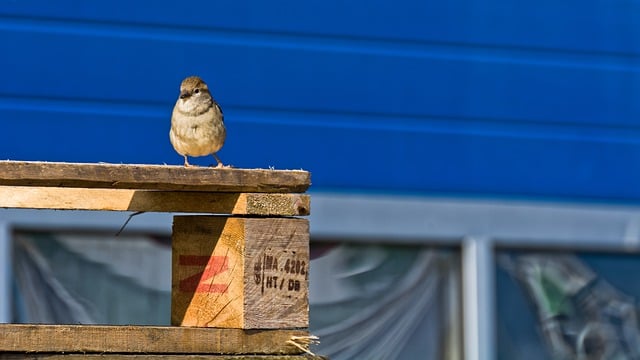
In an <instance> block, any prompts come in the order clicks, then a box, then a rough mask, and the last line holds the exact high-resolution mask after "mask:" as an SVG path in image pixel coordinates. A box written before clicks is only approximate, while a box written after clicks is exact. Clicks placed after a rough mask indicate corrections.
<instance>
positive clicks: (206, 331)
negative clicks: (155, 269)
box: [0, 324, 308, 355]
mask: <svg viewBox="0 0 640 360" xmlns="http://www.w3.org/2000/svg"><path fill="white" fill-rule="evenodd" d="M307 335H308V332H307V331H305V330H251V331H244V330H240V329H216V328H192V327H162V326H101V325H25V324H0V353H1V352H30V353H38V352H47V353H61V352H64V353H99V354H102V353H129V354H136V353H141V354H234V355H242V354H262V355H271V354H300V353H301V351H300V350H299V349H298V348H296V347H295V346H293V345H290V344H287V341H288V340H290V339H291V337H292V336H307Z"/></svg>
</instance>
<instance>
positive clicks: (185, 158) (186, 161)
mask: <svg viewBox="0 0 640 360" xmlns="http://www.w3.org/2000/svg"><path fill="white" fill-rule="evenodd" d="M182 156H184V167H189V166H191V164H189V160H187V155H182Z"/></svg>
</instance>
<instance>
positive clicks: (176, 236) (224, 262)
mask: <svg viewBox="0 0 640 360" xmlns="http://www.w3.org/2000/svg"><path fill="white" fill-rule="evenodd" d="M172 252H173V254H172V265H173V268H172V269H173V270H172V274H173V275H172V276H173V279H172V291H171V295H172V304H171V306H172V308H171V320H172V324H173V325H182V326H201V327H209V326H211V327H230V328H244V329H257V328H259V329H268V328H306V327H308V324H309V312H308V311H309V303H308V269H309V223H308V221H307V220H306V219H297V218H264V219H262V218H237V217H227V216H176V217H174V223H173V240H172Z"/></svg>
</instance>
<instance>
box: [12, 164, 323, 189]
mask: <svg viewBox="0 0 640 360" xmlns="http://www.w3.org/2000/svg"><path fill="white" fill-rule="evenodd" d="M0 185H15V186H51V187H80V188H106V189H139V190H184V191H210V192H266V193H298V192H304V191H306V190H307V188H308V187H309V185H310V175H309V173H308V172H306V171H302V170H268V169H233V168H222V169H217V168H210V167H188V168H187V167H184V166H169V165H130V164H102V163H100V164H80V163H55V162H29V161H27V162H25V161H0Z"/></svg>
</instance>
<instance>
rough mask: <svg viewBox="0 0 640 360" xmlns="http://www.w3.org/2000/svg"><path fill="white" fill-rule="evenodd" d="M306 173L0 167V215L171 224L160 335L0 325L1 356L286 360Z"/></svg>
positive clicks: (300, 264) (297, 324) (290, 353)
mask: <svg viewBox="0 0 640 360" xmlns="http://www.w3.org/2000/svg"><path fill="white" fill-rule="evenodd" d="M309 185H310V175H309V173H308V172H306V171H301V170H294V171H288V170H287V171H285V170H264V169H215V168H203V167H190V168H185V167H182V166H162V165H125V164H72V163H49V162H15V161H0V207H3V208H31V209H59V210H109V211H145V212H172V213H173V212H179V213H198V215H178V216H174V224H173V237H172V251H173V257H172V258H173V260H172V266H173V268H172V290H171V291H172V308H171V321H172V325H175V326H171V327H153V326H92V325H17V324H5V325H0V358H34V359H37V358H47V359H55V358H58V357H63V356H64V357H65V358H69V357H89V358H92V357H100V358H108V359H111V358H114V359H115V358H118V359H120V358H131V359H143V358H145V359H146V358H150V357H162V358H185V357H187V358H191V359H208V358H212V359H213V358H215V359H221V358H224V359H284V358H287V359H297V358H320V357H305V356H303V355H301V354H302V353H303V352H302V351H301V350H300V349H299V348H298V347H296V346H294V345H293V344H291V342H290V340H291V339H295V338H296V337H306V336H308V335H309V334H308V332H307V328H308V321H309V317H308V308H309V303H308V266H309V224H308V220H306V219H304V218H301V216H306V215H309V213H310V199H309V196H308V195H306V194H304V193H303V192H304V191H306V190H307V189H308V187H309Z"/></svg>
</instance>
